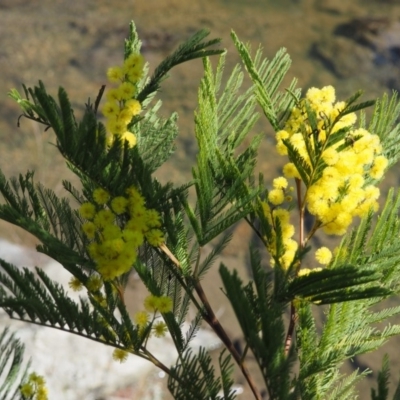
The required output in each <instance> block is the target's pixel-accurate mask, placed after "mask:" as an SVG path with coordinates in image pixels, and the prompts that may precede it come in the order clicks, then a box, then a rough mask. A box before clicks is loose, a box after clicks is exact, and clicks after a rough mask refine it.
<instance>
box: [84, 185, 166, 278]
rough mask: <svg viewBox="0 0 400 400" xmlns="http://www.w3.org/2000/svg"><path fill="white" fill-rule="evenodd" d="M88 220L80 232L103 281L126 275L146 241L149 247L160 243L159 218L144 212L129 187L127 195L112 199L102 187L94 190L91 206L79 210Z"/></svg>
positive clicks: (139, 198)
mask: <svg viewBox="0 0 400 400" xmlns="http://www.w3.org/2000/svg"><path fill="white" fill-rule="evenodd" d="M79 212H80V214H81V216H82V217H83V218H84V219H86V220H87V221H86V222H85V223H83V225H82V230H83V232H84V234H85V235H86V237H87V238H88V239H89V240H90V244H89V245H88V248H87V249H88V252H89V255H90V256H91V258H92V259H93V260H94V261H95V262H96V267H97V271H98V272H99V274H100V275H101V277H102V279H104V280H112V279H115V278H117V277H119V276H120V275H122V274H124V273H126V272H128V271H129V270H130V269H131V268H132V265H133V263H134V262H135V260H136V257H137V250H138V248H139V246H140V245H142V244H143V242H144V240H145V239H146V240H147V242H148V243H149V244H150V245H152V246H159V245H161V244H162V243H163V241H164V237H163V233H162V231H161V230H159V229H157V228H159V227H160V226H161V221H160V215H159V213H158V212H157V211H156V210H152V209H147V208H146V206H145V200H144V198H143V196H142V195H141V194H140V193H139V191H138V190H137V189H136V188H134V187H131V188H129V189H127V191H126V196H118V197H114V198H111V197H110V194H109V193H108V192H107V191H105V190H104V189H102V188H98V189H95V190H94V191H93V203H92V202H87V203H83V204H82V205H81V207H80V209H79Z"/></svg>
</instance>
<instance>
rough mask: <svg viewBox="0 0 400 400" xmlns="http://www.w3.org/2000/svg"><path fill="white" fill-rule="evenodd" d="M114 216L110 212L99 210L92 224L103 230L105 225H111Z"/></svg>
mask: <svg viewBox="0 0 400 400" xmlns="http://www.w3.org/2000/svg"><path fill="white" fill-rule="evenodd" d="M114 219H115V215H114V214H113V213H112V212H111V211H110V210H100V211H99V212H98V213H97V214H96V216H95V217H94V221H93V222H94V223H95V225H96V226H98V227H100V228H105V227H106V226H107V225H110V224H113V223H114Z"/></svg>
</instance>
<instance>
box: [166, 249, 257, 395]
mask: <svg viewBox="0 0 400 400" xmlns="http://www.w3.org/2000/svg"><path fill="white" fill-rule="evenodd" d="M160 249H161V250H162V251H163V252H164V253H165V254H166V255H167V256H168V257H169V259H170V260H171V261H172V262H173V263H174V264H175V265H176V266H177V267H178V268H181V265H180V263H179V261H178V260H177V258H176V257H175V256H174V255H173V254H172V252H171V250H170V249H169V248H168V247H167V245H165V244H162V245H161V246H160ZM195 290H196V293H197V295H198V296H199V298H200V301H201V302H202V304H203V306H204V308H205V311H206V312H205V313H204V315H203V316H204V320H205V321H206V322H207V323H208V324H209V325H210V327H211V328H212V330H213V331H214V332H215V333H216V334H217V336H218V337H219V338H220V339H221V341H222V343H224V345H225V346H226V348H227V349H228V351H229V352H230V353H231V354H232V357H233V358H234V360H235V361H236V363H237V365H238V366H239V368H240V370H241V371H242V374H243V376H244V377H245V379H246V381H247V383H248V384H249V386H250V389H251V391H252V392H253V394H254V397H255V398H256V399H257V400H262V397H261V394H260V392H259V391H258V389H257V387H256V385H255V383H254V381H253V378H252V377H251V375H250V373H249V370H248V369H247V367H246V365H245V364H244V362H243V360H242V358H241V357H240V354H239V353H238V352H237V351H236V349H235V347H234V345H233V343H232V341H231V339H230V338H229V336H228V335H227V333H226V332H225V330H224V328H223V327H222V325H221V323H220V322H219V321H218V318H217V317H216V315H215V314H214V311H213V309H212V308H211V306H210V303H209V301H208V299H207V296H206V294H205V292H204V290H203V287H202V286H201V284H200V281H198V280H196V281H195Z"/></svg>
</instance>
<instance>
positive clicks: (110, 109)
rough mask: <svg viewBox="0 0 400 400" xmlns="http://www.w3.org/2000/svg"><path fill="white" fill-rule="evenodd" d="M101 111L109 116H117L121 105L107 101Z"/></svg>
mask: <svg viewBox="0 0 400 400" xmlns="http://www.w3.org/2000/svg"><path fill="white" fill-rule="evenodd" d="M101 112H102V113H103V115H104V116H105V117H107V118H110V117H116V116H117V115H118V113H119V106H118V104H116V103H115V102H107V103H106V104H104V106H103V108H102V109H101Z"/></svg>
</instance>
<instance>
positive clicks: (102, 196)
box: [93, 188, 110, 205]
mask: <svg viewBox="0 0 400 400" xmlns="http://www.w3.org/2000/svg"><path fill="white" fill-rule="evenodd" d="M93 200H94V201H95V202H96V203H97V204H99V205H102V204H105V203H107V202H108V200H110V194H109V193H108V192H107V191H105V190H104V189H103V188H97V189H95V190H94V191H93Z"/></svg>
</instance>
